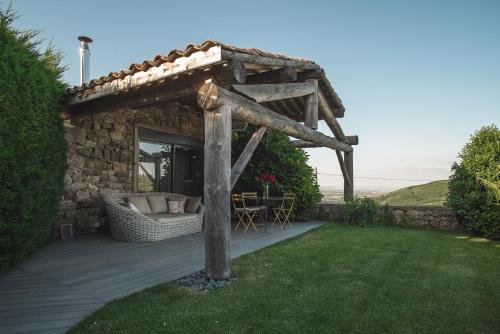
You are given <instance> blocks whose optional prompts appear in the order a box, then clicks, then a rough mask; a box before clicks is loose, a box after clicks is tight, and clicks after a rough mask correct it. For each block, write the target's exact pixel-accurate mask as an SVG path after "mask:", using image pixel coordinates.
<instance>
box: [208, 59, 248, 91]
mask: <svg viewBox="0 0 500 334" xmlns="http://www.w3.org/2000/svg"><path fill="white" fill-rule="evenodd" d="M214 73H215V74H214V77H215V80H217V82H218V83H219V85H221V86H225V87H226V86H227V87H229V86H231V85H232V84H243V83H245V81H246V78H247V72H246V68H245V64H243V63H242V62H241V61H239V60H238V59H233V60H231V61H229V62H228V63H227V64H224V65H222V66H219V69H218V70H217V71H214Z"/></svg>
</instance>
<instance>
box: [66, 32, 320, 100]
mask: <svg viewBox="0 0 500 334" xmlns="http://www.w3.org/2000/svg"><path fill="white" fill-rule="evenodd" d="M214 46H219V47H220V48H221V49H222V50H226V51H233V52H239V53H246V54H251V55H255V56H262V57H269V58H277V59H284V60H294V61H299V62H304V63H309V64H314V62H313V61H311V60H308V59H303V58H297V57H289V56H285V55H281V54H277V53H272V52H267V51H263V50H260V49H254V48H251V49H246V48H238V47H235V46H233V45H228V44H223V43H220V42H217V41H212V40H207V41H205V42H203V43H201V44H189V45H187V46H186V48H185V49H184V51H182V50H175V49H174V50H172V51H170V52H169V53H168V54H167V55H166V56H165V55H157V56H156V57H154V59H150V60H145V61H143V62H142V63H141V64H132V65H130V66H129V67H128V68H127V69H123V70H121V71H119V72H110V73H109V74H107V75H105V76H102V77H100V78H99V79H97V80H91V81H90V82H89V83H88V84H84V85H82V86H75V87H73V88H71V89H69V91H68V93H69V94H74V93H81V92H84V91H85V90H87V89H93V88H95V87H97V86H100V85H103V84H105V83H108V82H111V81H113V80H118V79H123V78H125V77H127V76H129V75H133V74H135V73H137V72H141V71H147V70H148V69H150V68H151V67H158V66H160V65H161V64H164V63H172V62H174V61H175V60H176V59H178V58H181V57H188V56H190V55H191V54H193V53H194V52H197V51H207V50H208V49H210V48H211V47H214Z"/></svg>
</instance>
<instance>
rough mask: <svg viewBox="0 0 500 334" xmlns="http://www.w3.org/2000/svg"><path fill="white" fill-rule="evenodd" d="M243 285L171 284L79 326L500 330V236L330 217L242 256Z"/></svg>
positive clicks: (237, 264)
mask: <svg viewBox="0 0 500 334" xmlns="http://www.w3.org/2000/svg"><path fill="white" fill-rule="evenodd" d="M233 272H234V274H235V275H237V276H238V277H239V279H238V280H237V281H236V283H234V284H232V285H231V286H230V287H227V288H225V289H222V290H218V291H215V292H212V293H203V292H198V291H194V290H191V289H187V288H181V287H178V286H176V285H173V284H162V285H159V286H156V287H153V288H150V289H146V290H144V291H142V292H139V293H136V294H133V295H131V296H128V297H125V298H122V299H119V300H116V301H113V302H111V303H109V304H107V305H106V306H105V307H103V308H102V309H100V310H99V311H97V312H96V313H94V314H93V315H91V316H89V317H88V318H87V319H85V320H84V321H82V322H81V323H79V324H78V325H77V326H76V327H75V328H74V329H73V330H72V331H71V333H165V332H170V333H283V332H286V333H500V244H499V243H493V242H489V241H486V240H484V239H479V238H473V237H469V236H466V235H462V234H454V233H445V232H438V231H428V230H413V229H404V228H397V227H370V228H358V227H350V226H343V225H337V224H329V225H325V226H322V227H321V228H319V229H316V230H314V231H312V232H309V233H307V234H305V235H302V236H300V237H297V238H295V239H291V240H287V241H285V242H282V243H280V244H278V245H275V246H272V247H268V248H266V249H263V250H261V251H258V252H255V253H252V254H249V255H246V256H243V257H241V258H238V259H237V260H235V261H234V262H233Z"/></svg>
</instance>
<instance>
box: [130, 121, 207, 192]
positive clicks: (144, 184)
mask: <svg viewBox="0 0 500 334" xmlns="http://www.w3.org/2000/svg"><path fill="white" fill-rule="evenodd" d="M139 134H140V136H139V159H138V163H139V166H138V174H139V175H138V178H137V179H138V190H139V192H153V191H154V192H172V193H178V194H184V195H188V196H200V197H201V196H203V149H202V147H200V145H201V143H200V142H199V141H194V140H192V139H190V138H185V137H181V136H173V135H170V134H162V133H155V134H154V135H152V134H153V133H152V131H151V130H147V131H143V133H142V134H143V135H142V136H141V132H139ZM189 144H191V145H189Z"/></svg>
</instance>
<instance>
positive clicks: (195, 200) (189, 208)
mask: <svg viewBox="0 0 500 334" xmlns="http://www.w3.org/2000/svg"><path fill="white" fill-rule="evenodd" d="M200 203H201V197H188V198H187V200H186V206H185V208H184V211H185V212H186V213H196V212H198V208H199V207H200Z"/></svg>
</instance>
